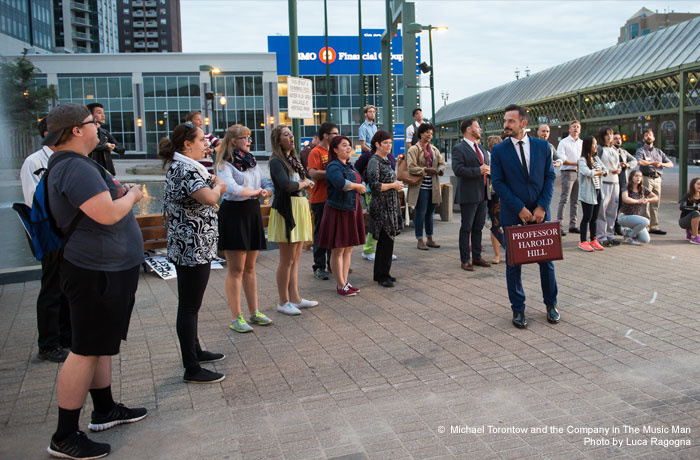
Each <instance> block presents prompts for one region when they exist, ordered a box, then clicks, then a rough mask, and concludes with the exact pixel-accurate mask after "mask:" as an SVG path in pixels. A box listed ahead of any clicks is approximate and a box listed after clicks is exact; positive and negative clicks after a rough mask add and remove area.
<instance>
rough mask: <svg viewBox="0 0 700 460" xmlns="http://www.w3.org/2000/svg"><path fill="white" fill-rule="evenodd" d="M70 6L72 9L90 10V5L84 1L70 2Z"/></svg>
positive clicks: (87, 11)
mask: <svg viewBox="0 0 700 460" xmlns="http://www.w3.org/2000/svg"><path fill="white" fill-rule="evenodd" d="M70 7H71V9H72V10H76V11H85V12H86V13H89V12H90V7H89V6H88V5H86V4H85V3H82V2H70Z"/></svg>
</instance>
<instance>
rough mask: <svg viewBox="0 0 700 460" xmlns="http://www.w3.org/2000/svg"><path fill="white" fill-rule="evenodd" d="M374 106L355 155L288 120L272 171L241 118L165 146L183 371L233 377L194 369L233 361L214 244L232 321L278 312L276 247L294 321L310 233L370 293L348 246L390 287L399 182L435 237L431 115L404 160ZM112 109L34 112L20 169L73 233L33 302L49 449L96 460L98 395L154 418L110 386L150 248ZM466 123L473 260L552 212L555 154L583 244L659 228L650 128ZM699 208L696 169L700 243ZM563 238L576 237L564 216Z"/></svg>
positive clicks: (286, 310)
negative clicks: (264, 307) (83, 416)
mask: <svg viewBox="0 0 700 460" xmlns="http://www.w3.org/2000/svg"><path fill="white" fill-rule="evenodd" d="M364 114H365V122H364V123H363V125H362V127H361V129H360V133H359V134H360V138H361V146H362V149H363V153H362V155H361V157H360V158H359V159H358V161H357V162H355V163H354V164H353V162H352V161H351V157H352V154H353V150H354V149H353V146H352V142H351V140H350V139H349V138H348V137H346V136H343V135H340V134H339V129H338V126H337V125H335V124H333V123H330V122H327V123H323V124H322V125H321V126H320V129H319V132H318V135H317V138H316V141H315V142H314V143H313V147H312V148H310V149H307V150H306V151H305V152H304V153H303V154H302V155H301V156H300V155H298V154H297V152H296V150H295V147H294V136H293V134H292V131H291V130H290V129H289V128H288V127H287V126H285V125H277V126H275V127H274V128H273V129H272V132H271V139H270V140H271V145H272V153H271V156H270V161H269V178H268V177H267V175H266V174H265V172H264V171H263V170H262V169H261V168H260V165H258V163H257V160H256V158H255V156H254V155H253V154H252V152H251V143H252V139H251V130H250V129H249V128H248V127H246V126H243V125H239V124H236V125H233V126H230V127H229V128H228V129H227V131H226V133H225V135H224V137H223V139H221V140H219V139H217V138H212V136H211V135H207V134H205V132H204V131H203V130H202V126H201V114H200V113H197V112H192V113H190V114H188V117H187V120H186V121H185V122H183V123H181V124H178V125H177V126H176V127H175V128H174V130H173V131H172V133H171V134H170V135H169V136H168V137H167V138H163V139H162V140H161V141H160V143H159V146H158V155H159V156H160V158H161V159H162V160H163V166H164V168H165V169H166V176H165V185H164V194H163V205H164V212H165V214H166V215H167V219H168V233H167V240H168V242H167V255H168V259H169V260H170V261H171V262H172V263H173V264H174V265H175V269H176V272H177V288H178V306H177V319H176V330H177V336H178V340H179V345H180V352H181V358H182V365H183V368H184V375H183V380H184V381H185V382H187V383H193V384H204V383H216V382H220V381H222V380H223V379H224V378H225V376H224V375H223V374H221V373H218V372H215V371H211V370H209V369H206V368H204V367H202V364H204V363H211V362H216V361H220V360H223V359H225V355H224V354H223V353H220V352H214V351H208V350H204V349H203V348H202V346H201V345H200V341H199V339H198V315H199V310H200V308H201V305H202V299H203V296H204V292H205V290H206V288H207V285H208V281H209V274H210V270H211V262H212V260H214V258H215V257H216V256H217V252H219V251H220V252H222V253H223V254H224V256H225V258H226V262H227V271H226V280H225V291H226V297H227V301H228V304H229V307H230V311H231V317H232V322H231V324H230V325H229V327H230V329H231V330H233V331H235V332H239V333H247V332H251V331H252V330H253V326H256V327H257V326H267V325H270V324H271V323H272V321H273V320H272V319H271V318H270V317H268V316H267V315H266V314H265V313H263V312H261V311H260V309H259V303H258V296H257V277H256V260H257V257H258V253H259V251H260V250H265V249H266V248H267V243H268V242H275V243H277V244H278V245H279V263H278V267H277V274H276V281H277V290H278V296H279V301H278V303H277V307H276V310H277V311H278V312H279V313H282V314H286V315H300V314H301V313H302V311H303V310H304V309H306V308H312V307H315V306H317V305H318V302H317V301H315V300H308V299H305V298H303V297H302V295H301V293H300V289H299V261H300V257H301V253H302V249H303V245H304V243H305V242H309V241H312V242H313V259H314V262H313V267H312V269H313V274H314V276H315V277H316V278H317V279H319V280H327V279H329V275H332V277H333V279H334V280H335V283H336V293H337V294H338V295H340V296H343V297H353V296H357V295H358V294H359V293H360V292H361V291H360V288H359V287H358V286H355V285H353V283H352V282H351V275H352V269H351V263H352V252H353V249H354V247H355V246H363V252H362V253H363V257H365V258H367V259H371V260H372V261H373V262H374V271H373V279H374V281H376V282H377V283H378V284H379V285H380V286H383V287H387V288H390V287H393V286H394V285H395V283H396V282H397V278H395V277H394V276H392V274H391V267H392V261H393V260H394V259H396V256H395V255H394V254H393V249H394V242H395V240H396V237H397V235H399V234H400V232H401V230H402V229H403V226H404V217H403V215H402V210H401V200H400V194H403V193H405V195H404V196H405V202H406V205H407V206H408V207H409V208H411V209H412V210H413V221H414V227H415V237H416V240H417V249H418V250H423V251H427V250H432V249H438V248H440V245H439V244H438V243H437V242H436V239H435V232H434V225H433V214H434V212H435V211H434V210H435V206H436V205H438V204H440V203H441V202H442V200H443V196H442V191H441V186H440V180H439V177H440V176H442V175H444V173H445V169H446V162H445V159H444V157H443V155H442V153H441V152H440V151H439V150H438V149H437V148H436V147H435V146H434V145H433V144H432V142H431V141H432V137H433V135H434V132H435V129H434V127H433V126H432V125H431V124H430V123H428V122H425V121H423V120H422V113H421V112H420V109H417V110H416V111H414V119H415V123H414V124H412V125H411V128H412V129H411V133H410V140H409V139H408V136H409V134H408V133H407V139H406V140H407V145H410V147H409V148H407V151H406V154H405V155H403V154H401V155H399V156H398V158H396V157H394V155H393V153H392V150H393V145H394V140H393V138H392V135H391V134H390V133H388V132H387V131H384V130H381V129H378V128H377V126H376V124H375V123H374V117H375V115H376V109H375V108H374V107H372V106H368V107H366V108H365V109H364ZM104 121H105V115H104V110H103V108H102V107H101V106H99V104H96V105H93V106H91V107H89V108H88V107H85V106H82V105H79V104H74V103H67V104H61V105H59V106H57V107H56V108H54V109H53V110H51V112H50V113H49V114H48V116H47V117H46V118H45V119H44V120H42V121H41V122H40V123H39V131H40V133H41V135H42V136H43V137H44V147H43V148H42V149H41V150H39V151H37V152H35V153H34V154H32V155H30V156H29V157H28V158H27V160H26V161H25V164H24V165H23V167H22V170H21V179H22V185H23V192H24V196H25V201H26V204H27V205H28V206H31V205H32V197H33V193H34V189H35V188H36V186H37V183H38V182H39V179H40V178H41V177H42V175H43V177H44V178H45V183H46V187H47V189H48V196H49V199H50V200H49V203H50V212H51V215H52V216H53V218H54V219H55V221H56V225H57V227H58V228H59V229H61V230H62V231H63V232H64V235H65V236H66V237H65V241H64V247H63V248H62V249H61V250H60V252H56V253H52V254H48V255H47V256H46V257H45V258H44V259H42V271H43V272H42V288H41V291H40V294H39V299H38V301H37V321H38V328H39V357H40V358H41V359H47V360H51V361H56V362H63V361H65V363H64V365H63V367H62V368H61V371H60V373H59V378H58V406H59V414H58V423H57V429H56V432H55V433H54V434H53V436H52V438H51V441H50V445H49V448H48V451H49V453H50V454H51V455H54V456H57V457H63V458H99V457H101V456H104V455H107V454H108V453H109V452H110V446H109V445H108V444H104V443H98V442H94V441H92V440H90V439H89V438H88V437H87V436H86V435H85V434H84V433H83V432H82V431H80V430H79V426H78V422H79V417H80V411H81V408H82V406H83V403H84V400H85V398H86V397H87V394H88V393H89V394H90V395H91V397H92V400H93V405H94V411H93V412H92V415H91V422H90V424H89V426H88V428H89V429H90V430H91V431H101V430H105V429H109V428H112V427H114V426H116V425H119V424H123V423H133V422H137V421H139V420H141V419H143V418H144V417H146V415H147V411H146V409H145V408H128V407H126V406H124V405H122V404H119V403H116V402H115V401H114V399H113V398H112V393H111V357H112V356H115V355H117V354H118V353H119V348H120V344H121V341H122V340H125V339H126V336H127V332H128V327H129V321H130V317H131V313H132V310H133V307H134V302H135V293H136V288H137V284H138V277H139V275H138V272H139V266H140V265H141V264H142V262H143V258H144V255H143V242H142V236H141V232H140V229H139V227H138V224H137V222H136V219H135V216H134V215H133V213H132V211H131V209H132V207H133V205H134V204H135V203H136V202H138V201H139V200H140V199H141V198H142V196H143V195H142V192H141V189H140V187H139V186H137V185H135V184H121V183H120V182H119V181H118V180H117V179H116V178H115V177H114V168H113V163H112V161H111V152H112V151H117V152H118V151H119V147H118V146H117V145H116V141H114V139H113V138H112V137H111V135H109V132H108V131H107V130H106V129H104V127H103V126H101V125H102V124H103V123H104ZM460 131H461V134H462V136H463V139H462V140H461V141H460V142H458V143H457V144H456V145H455V146H454V147H453V149H452V152H451V153H452V169H453V171H454V174H455V176H456V178H457V182H456V190H455V194H454V200H455V203H457V204H459V205H460V212H461V225H460V230H459V255H460V261H461V268H462V269H464V270H467V271H474V270H475V267H484V268H485V267H490V266H491V264H498V263H500V247H504V246H505V239H504V231H503V229H504V228H505V227H508V226H511V225H517V224H525V223H541V222H544V221H547V220H549V219H550V214H549V206H550V202H551V198H552V195H553V191H554V180H555V177H556V175H555V169H554V168H555V167H556V166H561V168H562V169H561V184H562V195H561V199H560V203H559V208H558V220H560V221H561V219H562V217H563V211H564V209H565V207H566V204H567V202H569V201H570V203H569V204H570V207H569V209H570V220H569V226H568V231H569V232H570V233H575V234H579V235H580V243H579V245H578V248H579V249H581V250H582V251H586V252H594V251H602V250H604V248H605V247H612V246H616V245H619V244H620V241H619V240H617V239H616V238H615V235H616V234H618V235H621V236H623V241H624V242H626V243H628V244H630V245H635V246H637V245H640V244H643V243H649V242H650V234H664V233H665V232H663V231H662V230H661V229H660V228H659V222H658V205H659V200H660V195H661V182H662V175H663V168H668V167H671V166H672V163H671V162H670V160H669V159H668V158H667V157H666V155H665V154H664V153H663V152H662V151H661V150H660V149H658V148H657V147H654V140H655V138H654V133H653V131H652V130H650V129H647V130H645V131H644V134H643V139H644V146H643V147H641V148H639V149H638V150H637V151H636V155H634V156H633V155H631V154H629V153H628V152H627V151H625V150H624V149H623V148H622V145H621V144H622V142H621V136H620V134H619V133H618V132H614V131H613V130H612V129H609V128H604V129H601V130H600V131H599V132H598V135H597V136H595V137H594V136H586V137H584V138H583V139H579V134H580V132H581V124H580V123H579V122H578V121H574V122H572V123H571V124H570V126H569V136H567V137H566V138H565V139H563V140H562V141H561V142H560V143H559V148H558V149H556V148H554V146H552V144H551V143H549V142H548V137H549V133H550V130H549V127H548V126H547V125H541V126H539V128H538V130H537V136H536V137H534V136H531V135H530V134H528V133H527V131H528V130H527V111H526V109H525V108H523V107H520V106H517V105H511V106H508V107H507V108H506V114H505V118H504V134H503V136H490V137H489V138H488V142H487V148H486V147H484V146H483V145H482V144H481V139H482V130H481V127H480V126H479V122H478V120H477V119H475V118H471V119H467V120H464V121H463V122H462V123H461V124H460ZM56 152H57V154H56V155H54V153H56ZM213 153H215V156H216V158H215V160H214V158H212V154H213ZM637 168H638V169H637ZM49 171H50V174H49ZM268 197H272V204H271V209H270V215H269V222H268V229H267V237H266V235H265V226H264V224H263V216H262V211H261V205H260V201H261V199H265V198H268ZM574 198H575V200H574ZM579 202H580V203H581V207H582V210H583V213H582V218H581V220H580V223H579V222H577V207H578V206H577V204H578V203H579ZM699 204H700V178H693V179H692V180H691V181H690V184H689V188H688V191H687V193H686V194H685V196H684V197H683V198H682V200H681V202H680V218H679V226H680V227H681V228H682V229H685V230H686V239H687V240H688V241H689V242H690V243H693V244H700V236H699V235H698V223H699V222H700V209H699V207H698V205H699ZM487 216H488V218H489V220H490V235H491V241H492V246H493V248H494V253H495V254H494V258H493V259H492V260H491V262H488V261H486V260H485V258H484V257H483V247H482V244H481V239H482V229H483V228H484V227H485V226H486V219H487ZM366 220H368V222H366ZM424 233H425V239H424ZM562 234H563V235H565V234H566V231H565V230H564V229H563V228H562ZM370 255H371V257H370ZM59 272H60V277H59V275H58V273H59ZM540 277H541V280H542V290H543V295H544V303H545V305H546V308H547V321H548V322H550V323H552V324H556V323H558V322H559V321H560V314H559V312H558V310H557V300H556V299H557V284H556V278H555V274H554V265H553V264H552V262H540ZM506 280H507V284H508V296H509V299H510V303H511V306H512V310H513V324H514V326H516V327H518V328H525V327H527V318H526V317H525V293H524V290H523V287H522V281H521V267H520V266H519V265H517V266H511V265H509V264H507V267H506ZM242 291H243V292H242ZM242 294H243V295H245V297H246V303H247V307H248V313H249V315H248V319H247V320H246V318H245V317H244V315H243V313H242V307H241V296H242ZM95 311H99V312H100V314H99V315H96V314H95ZM65 348H68V349H69V350H70V351H66V350H65Z"/></svg>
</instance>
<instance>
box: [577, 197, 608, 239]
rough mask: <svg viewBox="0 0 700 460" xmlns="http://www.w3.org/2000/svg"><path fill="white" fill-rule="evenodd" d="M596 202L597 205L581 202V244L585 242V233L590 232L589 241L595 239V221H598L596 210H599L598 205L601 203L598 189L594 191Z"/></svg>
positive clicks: (596, 227) (596, 228) (596, 226)
mask: <svg viewBox="0 0 700 460" xmlns="http://www.w3.org/2000/svg"><path fill="white" fill-rule="evenodd" d="M596 200H597V201H598V204H595V205H593V204H588V203H584V202H583V201H582V202H581V207H582V208H583V218H582V219H581V242H584V241H587V238H586V236H587V235H586V232H587V231H588V230H590V232H591V239H593V238H595V235H596V231H597V230H598V225H597V224H596V220H597V219H598V210H599V209H600V203H601V202H602V201H603V199H602V197H601V194H600V189H598V190H596Z"/></svg>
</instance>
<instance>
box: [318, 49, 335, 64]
mask: <svg viewBox="0 0 700 460" xmlns="http://www.w3.org/2000/svg"><path fill="white" fill-rule="evenodd" d="M336 56H337V55H336V53H335V50H334V49H333V48H331V47H330V46H329V47H328V51H327V52H326V48H325V47H324V48H321V51H319V52H318V58H319V59H320V60H321V62H323V63H324V64H325V63H326V61H328V63H329V64H333V63H334V62H335V58H336Z"/></svg>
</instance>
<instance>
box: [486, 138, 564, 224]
mask: <svg viewBox="0 0 700 460" xmlns="http://www.w3.org/2000/svg"><path fill="white" fill-rule="evenodd" d="M528 137H529V139H530V175H529V177H528V176H525V171H523V166H522V163H521V162H520V153H519V152H516V151H515V146H514V145H513V141H512V140H511V139H510V138H508V139H506V140H504V141H503V142H501V143H500V144H498V145H495V146H494V147H493V149H492V150H491V183H492V184H493V188H494V190H495V191H496V193H497V194H498V196H499V197H500V198H501V225H503V226H504V227H508V226H511V225H518V224H522V221H521V220H520V218H519V217H518V213H519V212H520V210H521V209H523V207H526V208H527V209H529V210H530V211H534V209H535V208H536V207H537V206H541V207H542V208H543V209H544V210H545V212H546V215H545V220H549V219H550V215H549V203H550V202H551V201H552V194H553V193H554V179H555V178H556V175H555V173H554V166H553V165H552V152H551V151H550V149H549V145H548V143H547V141H543V140H541V139H535V138H533V137H531V136H529V135H528Z"/></svg>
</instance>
